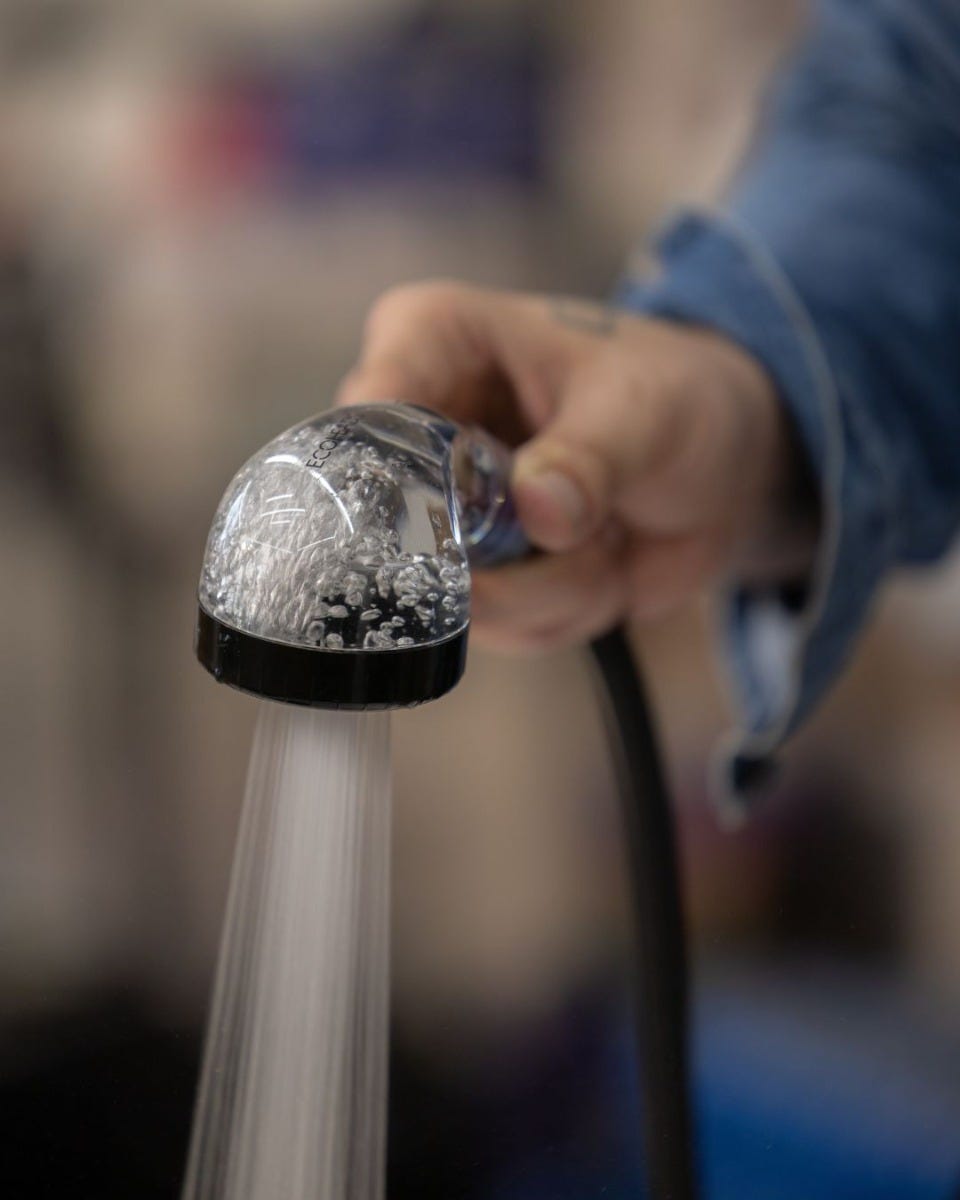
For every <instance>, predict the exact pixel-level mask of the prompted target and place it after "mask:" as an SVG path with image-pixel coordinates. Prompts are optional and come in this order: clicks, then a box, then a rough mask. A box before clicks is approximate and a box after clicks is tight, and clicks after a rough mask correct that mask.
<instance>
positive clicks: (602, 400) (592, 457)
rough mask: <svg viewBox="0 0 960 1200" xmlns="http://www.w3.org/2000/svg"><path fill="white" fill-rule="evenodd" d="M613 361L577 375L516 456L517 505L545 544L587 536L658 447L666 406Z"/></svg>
mask: <svg viewBox="0 0 960 1200" xmlns="http://www.w3.org/2000/svg"><path fill="white" fill-rule="evenodd" d="M611 365H612V369H610V370H607V369H601V368H598V367H597V366H596V365H594V366H593V368H592V369H590V370H587V371H582V372H580V373H579V374H578V375H577V376H575V377H574V378H573V379H572V380H571V381H570V383H569V385H568V388H567V390H566V393H565V395H564V396H563V399H562V400H561V403H560V406H559V408H558V409H557V412H556V415H555V416H554V418H553V419H552V420H551V421H550V422H549V424H547V425H546V426H545V427H544V428H543V429H542V430H541V431H540V433H539V434H538V435H537V436H536V437H535V438H533V439H531V440H530V441H529V442H527V443H526V444H525V445H524V446H523V447H522V449H521V450H519V451H518V452H517V456H516V458H515V460H514V467H513V480H512V482H513V492H514V502H515V504H516V506H517V512H518V514H519V517H520V521H521V523H522V525H523V527H524V530H525V532H526V534H527V536H528V537H529V538H530V540H531V541H532V542H533V543H534V544H535V545H537V546H539V547H540V548H541V549H543V550H549V551H554V552H564V551H568V550H574V549H576V548H577V547H578V546H580V545H582V544H583V543H584V542H585V541H587V540H588V539H589V538H590V537H592V536H593V535H594V534H595V533H596V532H597V531H598V530H599V529H600V528H601V527H602V526H603V525H604V524H605V523H606V522H607V521H608V519H609V518H610V516H611V515H612V513H613V510H614V507H615V505H616V503H617V501H618V499H619V498H620V497H621V496H622V494H623V492H624V490H625V489H626V488H627V487H628V486H629V485H630V483H631V482H633V481H636V480H638V479H639V478H640V477H641V476H642V475H643V473H644V472H645V471H647V470H648V469H649V467H650V465H651V463H652V462H653V460H654V459H655V457H656V456H657V455H658V454H660V453H661V452H662V449H663V443H664V434H665V433H666V429H665V424H666V422H665V421H664V420H663V415H664V405H662V404H660V403H658V402H657V400H656V398H655V397H654V396H651V395H650V394H649V389H640V388H638V387H636V386H635V385H633V384H631V380H630V375H631V372H630V370H629V368H627V369H624V364H623V363H619V364H611ZM645 392H646V393H647V394H644V393H645Z"/></svg>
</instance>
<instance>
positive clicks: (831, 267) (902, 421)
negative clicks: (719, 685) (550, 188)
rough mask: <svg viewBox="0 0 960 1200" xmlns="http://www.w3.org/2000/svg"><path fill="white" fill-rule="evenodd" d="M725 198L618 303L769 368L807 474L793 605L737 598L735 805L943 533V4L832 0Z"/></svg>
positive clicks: (954, 81) (949, 220)
mask: <svg viewBox="0 0 960 1200" xmlns="http://www.w3.org/2000/svg"><path fill="white" fill-rule="evenodd" d="M778 92H779V95H778V97H777V101H776V104H775V106H774V107H773V109H772V111H771V113H770V118H769V120H768V122H767V125H766V128H765V130H764V133H763V136H762V138H761V139H760V141H759V144H758V146H757V148H756V150H755V151H754V154H753V155H752V159H751V162H750V164H749V165H748V166H747V168H746V169H745V171H744V173H743V174H742V176H741V178H740V179H739V181H738V183H737V184H736V187H735V189H734V191H733V194H732V195H731V197H730V199H729V201H728V203H727V204H726V205H725V206H724V207H723V209H722V210H721V211H718V212H716V213H711V214H707V213H700V214H698V213H687V214H684V215H681V216H680V217H679V219H677V220H676V221H675V222H674V223H673V224H672V227H671V228H669V229H668V230H667V232H666V233H665V234H664V235H663V236H662V238H661V239H660V240H659V243H658V246H657V250H658V256H659V260H660V263H661V271H660V274H659V275H658V276H657V277H656V278H655V279H653V280H652V281H650V282H646V281H643V280H628V281H627V282H626V283H625V285H624V287H623V289H622V292H621V299H622V302H623V303H624V304H625V305H626V306H628V307H630V308H632V309H634V310H636V311H638V312H644V313H648V314H651V315H657V316H662V317H667V318H671V319H675V320H678V321H684V322H691V323H695V324H698V325H704V326H708V327H711V328H713V329H715V330H718V331H719V332H721V333H724V334H726V335H727V336H729V337H731V338H732V339H734V340H735V341H737V342H738V343H740V344H741V345H743V346H744V347H746V348H747V349H748V350H749V351H750V352H751V353H752V354H754V355H755V356H756V357H757V358H758V359H759V360H760V361H761V362H762V363H764V365H765V366H766V368H767V369H768V371H769V372H770V374H771V376H772V377H773V379H774V381H775V382H776V384H777V386H778V390H779V392H780V395H781V397H782V399H783V402H784V404H785V405H786V406H787V409H788V411H789V413H790V414H791V416H792V418H793V421H794V422H795V425H796V428H797V430H798V433H799V435H800V437H801V440H802V443H803V445H804V446H805V448H806V451H807V453H808V455H809V458H810V462H811V464H812V466H813V468H814V470H815V473H816V476H817V478H818V480H819V483H820V487H821V492H822V497H823V506H824V515H825V521H824V533H823V538H822V543H821V546H820V551H819V558H818V563H817V566H816V570H815V572H814V577H813V579H812V580H811V582H810V586H809V589H808V593H807V598H806V601H805V603H804V604H803V606H802V607H801V608H800V610H799V611H797V612H793V611H791V610H790V609H789V608H788V607H787V606H786V605H785V604H784V603H783V602H782V600H781V598H780V595H779V594H778V592H777V590H776V589H772V590H770V591H769V592H764V591H760V590H757V589H750V588H747V587H740V588H736V589H734V591H733V593H732V595H731V596H730V598H729V603H728V605H727V612H726V617H725V621H726V628H727V632H728V645H729V648H730V651H731V659H732V663H733V666H734V673H735V678H736V679H737V681H738V683H739V691H740V693H741V697H742V701H743V713H744V723H745V730H744V731H743V733H742V735H741V736H740V738H739V740H738V742H737V743H736V745H735V747H734V753H733V754H732V756H731V757H730V759H729V763H730V764H731V765H732V768H733V773H732V777H729V779H730V782H732V783H733V785H734V790H737V789H740V790H741V791H743V790H745V789H746V788H748V786H749V783H750V781H751V779H752V778H754V777H758V776H759V775H762V770H760V769H759V768H761V767H762V765H763V763H764V762H765V761H766V759H767V758H768V756H769V755H770V754H771V753H772V752H773V751H774V750H775V749H776V747H777V746H778V745H779V744H780V742H781V741H782V740H783V739H784V738H785V737H786V736H787V735H788V734H789V733H790V732H791V731H792V730H794V729H795V728H796V727H797V725H798V724H799V723H800V722H801V721H802V720H803V718H804V717H805V716H806V715H807V714H808V713H809V712H810V710H811V709H812V708H813V707H814V705H815V704H816V702H817V701H818V700H819V698H820V697H821V696H822V694H823V693H824V691H825V690H826V688H827V687H828V685H829V684H830V682H831V680H832V679H833V678H834V677H835V676H836V674H837V673H838V671H839V670H840V669H841V668H842V666H843V664H844V662H845V661H846V659H847V657H848V655H849V653H850V651H851V647H852V646H853V644H854V642H855V638H856V634H857V632H858V631H859V629H860V628H861V627H862V625H863V623H864V621H865V619H866V617H867V614H868V612H869V609H870V604H871V601H872V599H873V597H874V595H875V593H876V591H877V588H878V585H879V584H880V583H881V582H882V581H883V579H884V577H885V576H887V575H888V574H889V572H890V571H891V570H892V569H894V568H895V567H897V566H898V565H901V564H910V563H922V562H929V561H932V560H934V559H936V558H937V557H939V556H940V555H941V554H943V553H944V551H945V550H946V549H947V547H948V545H949V543H950V541H951V540H952V538H953V535H954V533H955V531H956V530H957V528H958V526H960V0H872V2H871V0H830V2H829V3H825V4H823V5H821V6H820V8H819V10H818V16H817V20H816V22H815V25H814V27H813V29H812V31H811V33H810V35H809V37H808V38H807V39H806V41H805V43H804V45H803V46H802V47H801V49H800V51H799V53H798V55H797V57H796V59H795V61H794V62H793V63H792V65H791V66H790V68H789V69H788V71H787V72H786V74H785V76H784V77H783V79H782V81H781V84H780V86H779V88H778Z"/></svg>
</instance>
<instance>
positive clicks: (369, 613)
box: [360, 608, 380, 621]
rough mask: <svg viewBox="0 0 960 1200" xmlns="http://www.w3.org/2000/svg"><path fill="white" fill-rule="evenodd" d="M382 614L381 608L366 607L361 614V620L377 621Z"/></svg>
mask: <svg viewBox="0 0 960 1200" xmlns="http://www.w3.org/2000/svg"><path fill="white" fill-rule="evenodd" d="M379 616H380V609H379V608H365V609H364V610H363V612H362V613H361V614H360V620H361V621H375V620H376V619H377V617H379Z"/></svg>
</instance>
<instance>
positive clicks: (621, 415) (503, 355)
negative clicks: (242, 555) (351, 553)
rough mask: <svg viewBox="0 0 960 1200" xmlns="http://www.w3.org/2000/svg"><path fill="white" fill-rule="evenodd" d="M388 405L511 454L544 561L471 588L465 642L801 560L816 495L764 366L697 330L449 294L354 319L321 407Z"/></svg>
mask: <svg viewBox="0 0 960 1200" xmlns="http://www.w3.org/2000/svg"><path fill="white" fill-rule="evenodd" d="M386 399H396V400H403V401H406V402H408V403H414V404H421V405H424V406H426V407H429V408H435V409H437V410H439V411H442V412H444V413H446V414H447V415H449V416H450V417H452V418H454V419H455V420H457V421H460V422H463V423H475V424H479V425H482V426H484V427H486V428H487V429H489V430H490V431H491V432H492V433H494V434H495V435H497V436H499V437H501V438H502V439H504V440H505V441H507V442H508V443H509V444H511V445H514V446H517V447H518V449H517V452H516V456H515V460H514V468H513V480H512V483H513V489H514V498H515V503H516V505H517V510H518V513H519V516H520V520H521V522H522V524H523V527H524V529H525V531H526V534H527V536H528V537H529V539H530V541H531V543H532V544H533V545H534V546H535V547H537V548H538V549H540V550H541V551H544V553H542V554H539V555H535V556H533V557H531V558H530V559H528V560H525V561H523V562H520V563H516V564H511V565H508V566H503V567H498V568H496V569H495V570H490V571H477V572H474V576H473V596H472V616H471V632H472V635H476V636H477V637H478V640H480V641H481V642H483V643H484V644H486V645H487V646H489V647H491V648H493V649H498V650H503V651H508V652H527V653H536V652H544V651H548V650H553V649H557V648H559V647H562V646H566V645H570V644H573V643H576V642H581V641H585V640H587V639H589V638H590V637H592V636H594V635H596V634H598V633H600V632H602V631H604V630H605V629H608V628H610V627H611V626H612V625H613V624H614V623H616V622H617V621H619V620H623V619H626V618H630V617H655V616H659V615H661V614H663V613H666V612H667V611H669V610H670V609H672V608H674V607H676V606H677V605H679V604H681V603H683V602H685V601H687V600H689V599H690V598H691V597H692V596H694V595H696V594H697V593H699V592H700V591H702V590H703V589H704V588H705V587H706V586H707V585H709V584H711V583H713V582H716V581H717V580H719V579H722V578H723V577H729V576H732V575H736V576H737V577H739V578H741V579H743V578H748V579H751V580H754V581H762V580H783V579H796V578H797V576H798V575H800V574H802V572H804V571H805V570H806V569H808V568H809V565H810V560H811V557H812V553H813V547H814V545H815V540H816V528H817V521H818V516H817V502H816V499H815V495H814V489H813V487H812V485H811V483H810V481H809V476H808V472H807V471H806V469H805V464H804V461H803V456H802V454H801V452H800V451H799V449H798V447H797V445H796V440H795V437H794V435H793V431H792V428H791V426H790V423H789V421H788V419H787V417H786V414H785V412H784V409H783V407H782V405H781V404H780V402H779V400H778V398H777V394H776V391H775V389H774V387H773V384H772V382H771V380H770V379H769V377H768V376H767V375H766V373H765V371H764V370H763V368H762V367H761V366H760V365H759V364H758V363H757V362H756V361H755V360H753V359H752V358H751V357H750V356H749V355H748V354H746V353H745V352H744V351H743V350H741V349H740V348H739V347H738V346H736V345H735V344H733V343H732V342H730V341H727V340H726V339H724V338H722V337H720V336H718V335H717V334H715V333H712V332H710V331H707V330H704V329H701V328H697V327H693V326H685V325H680V324H675V323H670V322H665V321H658V320H650V319H647V318H641V317H634V316H630V315H628V314H626V313H623V312H620V311H618V310H614V309H608V308H604V307H602V306H600V305H595V304H592V303H589V302H585V301H579V300H572V299H565V298H556V297H548V296H537V295H531V294H524V293H515V292H504V291H493V290H488V289H482V288H477V287H470V286H466V285H462V284H456V283H445V282H437V283H421V284H412V285H405V286H402V287H398V288H394V289H392V290H391V291H389V292H386V293H385V294H384V295H383V296H382V297H381V298H380V299H379V300H378V301H377V303H376V304H375V305H374V307H373V308H372V309H371V311H370V314H369V317H368V320H367V324H366V328H365V332H364V339H363V346H362V351H361V355H360V358H359V361H358V363H357V365H356V367H355V368H354V369H353V370H352V371H351V372H350V374H349V375H348V376H347V378H346V379H345V380H344V382H343V385H342V387H341V389H340V392H339V394H338V397H337V403H338V404H357V403H370V402H374V401H384V400H386Z"/></svg>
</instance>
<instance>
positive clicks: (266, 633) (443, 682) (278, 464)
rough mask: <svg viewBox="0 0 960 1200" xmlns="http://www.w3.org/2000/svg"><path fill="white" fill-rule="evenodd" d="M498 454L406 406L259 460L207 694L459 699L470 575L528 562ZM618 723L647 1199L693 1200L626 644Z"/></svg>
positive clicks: (245, 473) (332, 423) (212, 606)
mask: <svg viewBox="0 0 960 1200" xmlns="http://www.w3.org/2000/svg"><path fill="white" fill-rule="evenodd" d="M509 471H510V454H509V451H508V450H507V449H506V448H505V447H503V446H501V445H500V444H499V443H498V442H496V441H495V440H494V439H493V438H491V437H490V436H489V435H488V434H486V433H485V432H484V431H482V430H479V429H474V428H462V427H460V426H458V425H456V424H455V423H454V422H452V421H450V420H448V419H446V418H445V417H443V416H440V415H438V414H437V413H434V412H430V411H428V410H426V409H421V408H416V407H412V406H409V405H401V404H374V405H363V406H357V407H354V408H347V409H339V410H334V411H331V412H328V413H325V414H323V415H321V416H319V417H315V418H313V419H311V420H309V421H307V422H305V423H303V424H301V425H298V426H295V427H294V428H293V429H290V430H288V431H287V432H286V433H283V434H281V435H280V436H279V437H277V438H275V439H274V440H273V441H271V442H269V443H268V444H267V445H266V446H264V447H263V448H262V449H261V450H259V451H258V452H257V453H256V454H254V455H253V457H252V458H251V459H249V461H248V462H247V463H246V464H245V465H244V466H243V467H241V469H240V471H239V472H238V473H237V474H236V475H235V476H234V478H233V480H232V481H231V483H230V485H229V486H228V488H227V491H226V493H225V494H224V497H223V499H222V500H221V502H220V506H219V508H218V509H217V513H216V516H215V517H214V521H213V525H212V527H211V530H210V536H209V538H208V541H207V549H206V554H205V556H204V562H203V568H202V572H201V577H200V587H199V612H198V622H197V639H196V649H197V657H198V658H199V660H200V662H201V663H202V665H203V666H204V667H206V669H207V670H208V671H210V673H211V674H212V675H213V676H214V677H215V678H216V679H217V680H218V681H220V682H222V683H226V684H229V685H230V686H232V687H235V688H239V689H240V690H242V691H245V692H250V693H252V694H254V695H257V696H261V697H264V698H266V699H270V700H278V701H283V702H286V703H291V704H301V705H308V706H311V707H318V708H344V709H366V708H371V709H383V708H396V707H406V706H410V705H416V704H420V703H423V702H425V701H428V700H435V699H438V698H439V697H440V696H442V695H444V694H445V693H446V692H448V691H449V690H450V689H451V688H453V687H454V686H455V685H456V684H457V682H458V681H459V679H460V677H461V675H462V674H463V670H464V666H465V662H466V650H467V634H468V628H469V621H470V566H484V567H486V566H494V565H496V564H497V563H502V562H505V561H508V560H510V559H514V558H517V557H520V556H521V555H523V554H525V553H527V552H528V549H529V548H528V546H527V544H526V542H525V540H524V538H523V534H522V531H521V529H520V526H519V524H518V522H517V519H516V515H515V512H514V508H513V504H512V502H511V499H510V493H509V487H508V480H509ZM593 653H594V657H595V660H596V662H597V665H598V668H599V674H600V677H601V680H602V681H603V684H604V690H605V693H606V697H607V700H608V703H609V708H610V713H611V717H612V720H611V721H610V723H609V724H610V728H611V736H612V745H613V750H614V754H615V757H616V760H617V764H618V768H619V773H620V780H621V791H622V795H623V807H624V820H625V829H626V835H627V837H626V841H627V849H628V855H629V859H630V875H631V884H632V888H633V896H634V903H635V910H636V911H635V930H636V938H637V988H636V991H637V1032H638V1041H639V1047H640V1056H641V1060H642V1072H641V1082H642V1088H641V1096H642V1124H643V1145H644V1151H645V1164H646V1171H647V1176H648V1180H649V1194H650V1196H651V1197H652V1200H668V1198H669V1200H694V1197H695V1194H696V1187H695V1167H694V1156H693V1150H692V1132H691V1130H692V1122H691V1115H690V1101H689V1094H688V1080H687V980H686V949H685V938H684V930H683V920H682V909H681V903H680V896H679V886H678V879H677V862H676V850H675V844H674V831H673V821H672V816H671V811H670V803H669V797H668V795H667V791H666V787H665V782H664V776H663V771H662V767H661V764H660V758H659V753H658V749H657V743H656V738H655V735H654V732H653V727H652V724H651V721H650V717H649V711H648V707H647V703H646V699H645V696H644V693H643V688H642V683H641V680H640V676H639V672H638V671H637V668H636V666H635V664H634V662H633V659H632V656H631V652H630V648H629V645H628V642H627V640H626V637H625V636H624V634H623V632H622V631H620V630H615V631H613V632H612V633H609V634H606V635H605V636H604V637H602V638H599V639H598V640H597V641H596V642H595V643H594V644H593Z"/></svg>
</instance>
